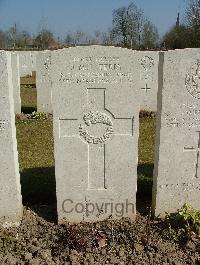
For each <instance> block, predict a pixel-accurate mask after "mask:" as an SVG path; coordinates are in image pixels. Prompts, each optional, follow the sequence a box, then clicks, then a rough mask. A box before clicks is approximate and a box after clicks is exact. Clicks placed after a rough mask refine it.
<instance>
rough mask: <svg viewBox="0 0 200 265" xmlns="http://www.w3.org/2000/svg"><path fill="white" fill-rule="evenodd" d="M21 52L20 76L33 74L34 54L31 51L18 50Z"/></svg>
mask: <svg viewBox="0 0 200 265" xmlns="http://www.w3.org/2000/svg"><path fill="white" fill-rule="evenodd" d="M17 53H18V54H19V67H20V68H19V72H20V76H21V77H24V76H27V75H32V69H33V67H32V56H31V52H30V51H18V52H17Z"/></svg>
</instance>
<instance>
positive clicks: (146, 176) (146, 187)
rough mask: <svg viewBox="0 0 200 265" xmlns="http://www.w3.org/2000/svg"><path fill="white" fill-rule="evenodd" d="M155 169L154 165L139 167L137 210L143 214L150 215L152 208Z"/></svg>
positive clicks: (141, 165)
mask: <svg viewBox="0 0 200 265" xmlns="http://www.w3.org/2000/svg"><path fill="white" fill-rule="evenodd" d="M153 167H154V165H153V164H139V165H138V170H137V171H138V172H137V175H138V181H137V210H138V212H140V213H141V214H148V212H149V208H150V207H151V200H152V185H153Z"/></svg>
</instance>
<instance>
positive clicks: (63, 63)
mask: <svg viewBox="0 0 200 265" xmlns="http://www.w3.org/2000/svg"><path fill="white" fill-rule="evenodd" d="M135 56H136V55H135V53H134V52H132V51H130V50H127V49H122V48H114V47H101V46H90V47H76V48H69V49H64V50H61V51H54V52H53V53H52V77H53V78H52V81H53V112H54V139H55V170H56V185H57V209H58V219H59V222H60V223H62V222H64V221H70V222H80V221H98V220H103V219H106V218H109V217H110V218H120V217H130V218H134V217H135V213H136V208H135V202H136V183H137V161H138V131H139V121H138V120H139V99H138V97H139V93H138V91H139V90H138V89H137V84H138V79H139V70H138V66H137V64H136V57H135Z"/></svg>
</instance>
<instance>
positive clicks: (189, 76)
mask: <svg viewBox="0 0 200 265" xmlns="http://www.w3.org/2000/svg"><path fill="white" fill-rule="evenodd" d="M199 151H200V50H199V49H190V50H177V51H169V52H166V53H161V54H160V65H159V92H158V125H157V139H156V156H155V162H156V163H155V168H154V184H153V208H154V213H155V215H156V216H157V215H161V216H164V214H165V212H170V213H171V212H175V211H176V210H177V209H180V208H181V207H182V206H183V205H184V204H185V203H188V204H190V205H192V206H193V207H195V208H196V209H200V170H199V169H200V168H199V163H200V161H199Z"/></svg>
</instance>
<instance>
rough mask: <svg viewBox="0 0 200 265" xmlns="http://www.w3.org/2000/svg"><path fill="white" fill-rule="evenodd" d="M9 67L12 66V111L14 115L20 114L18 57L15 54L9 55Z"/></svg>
mask: <svg viewBox="0 0 200 265" xmlns="http://www.w3.org/2000/svg"><path fill="white" fill-rule="evenodd" d="M11 66H12V84H13V97H14V110H15V113H21V97H20V74H19V55H18V54H17V53H15V52H12V53H11Z"/></svg>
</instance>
